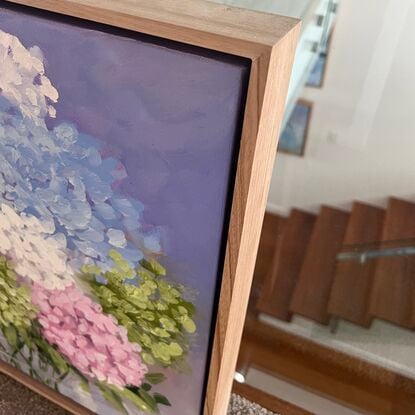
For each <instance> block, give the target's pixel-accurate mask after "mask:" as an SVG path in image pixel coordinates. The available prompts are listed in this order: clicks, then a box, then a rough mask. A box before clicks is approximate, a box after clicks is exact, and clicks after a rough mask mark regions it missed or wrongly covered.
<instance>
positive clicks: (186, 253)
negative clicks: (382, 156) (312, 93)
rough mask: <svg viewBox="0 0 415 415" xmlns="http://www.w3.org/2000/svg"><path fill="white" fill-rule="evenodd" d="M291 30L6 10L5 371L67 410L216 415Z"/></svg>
mask: <svg viewBox="0 0 415 415" xmlns="http://www.w3.org/2000/svg"><path fill="white" fill-rule="evenodd" d="M298 32H299V24H298V22H297V21H296V20H293V19H289V18H283V17H278V16H273V15H266V14H261V13H255V12H250V11H247V10H242V9H241V10H239V9H234V8H229V7H226V6H222V5H218V4H213V3H208V2H204V1H198V0H177V1H175V2H165V1H162V0H151V1H150V0H135V1H130V0H118V1H112V0H59V1H55V0H24V1H23V0H13V1H5V2H2V3H1V6H0V67H1V70H0V351H1V354H0V357H1V359H0V360H1V363H0V370H1V371H3V372H5V373H7V374H9V375H11V376H12V377H14V378H15V379H17V380H19V381H20V382H22V383H24V384H25V385H27V386H28V387H30V388H32V389H33V390H35V391H37V392H38V393H41V394H42V395H44V396H46V397H47V398H49V399H51V400H53V401H54V402H56V403H58V404H59V405H61V406H62V407H64V408H66V409H67V410H69V411H71V412H73V413H75V414H93V413H99V414H108V415H109V414H114V415H115V414H157V413H160V414H163V415H178V414H180V415H195V414H198V413H204V414H206V415H211V414H214V415H224V414H225V413H226V407H227V403H228V399H229V396H230V391H231V385H232V379H233V373H234V369H235V365H236V359H237V352H238V348H239V343H240V338H241V334H242V328H243V320H244V315H245V311H246V307H247V302H248V296H249V290H250V283H251V276H252V273H253V267H254V263H255V256H256V250H257V247H258V241H259V234H260V230H261V222H262V217H263V214H264V210H265V204H266V196H267V191H268V186H269V181H270V175H271V170H272V167H273V162H274V156H275V151H273V149H274V148H275V145H276V139H277V137H278V132H279V126H280V123H281V119H282V114H283V109H284V103H285V98H286V93H287V88H288V81H289V74H290V70H291V65H292V60H293V55H294V51H295V46H296V42H297V37H298Z"/></svg>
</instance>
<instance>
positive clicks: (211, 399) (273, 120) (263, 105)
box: [0, 0, 300, 415]
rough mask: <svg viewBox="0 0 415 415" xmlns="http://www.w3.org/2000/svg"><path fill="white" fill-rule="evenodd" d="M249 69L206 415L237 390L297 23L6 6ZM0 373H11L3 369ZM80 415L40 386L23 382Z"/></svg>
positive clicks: (147, 4)
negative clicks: (188, 48) (232, 58)
mask: <svg viewBox="0 0 415 415" xmlns="http://www.w3.org/2000/svg"><path fill="white" fill-rule="evenodd" d="M7 1H8V2H10V3H16V4H21V5H26V6H31V7H34V8H38V9H42V10H48V11H52V12H56V13H60V14H64V15H68V16H72V17H78V18H82V19H86V20H90V21H94V22H98V23H104V24H108V25H112V26H115V27H120V28H124V29H129V30H133V31H136V32H140V33H145V34H149V35H154V36H158V37H161V38H165V39H168V40H174V41H179V42H183V43H187V44H191V45H195V46H200V47H204V48H207V49H211V50H216V51H220V52H225V53H229V54H233V55H237V56H240V57H245V58H249V59H250V60H251V61H252V67H251V74H250V79H249V86H248V96H247V103H246V108H245V118H244V122H243V131H242V138H241V147H240V154H239V158H238V165H237V171H236V180H235V187H234V195H233V201H232V209H231V217H230V226H229V232H228V237H227V247H226V253H225V264H224V270H223V276H222V283H221V289H220V298H219V305H218V312H217V320H216V329H215V336H214V342H213V350H212V356H211V364H210V371H209V378H208V386H207V394H206V400H205V405H204V414H205V415H224V414H226V411H227V405H228V402H229V397H230V393H231V389H232V381H233V373H234V370H235V367H236V361H237V355H238V350H239V346H240V341H241V336H242V331H243V323H244V317H245V313H246V309H247V305H248V299H249V291H250V287H251V281H252V275H253V271H254V266H255V258H256V253H257V249H258V244H259V237H260V231H261V224H262V220H263V216H264V212H265V205H266V199H267V195H268V190H269V184H270V179H271V173H272V168H273V165H274V159H275V154H276V148H277V138H278V135H279V130H280V125H281V122H282V117H283V112H284V106H285V100H286V95H287V90H288V84H289V78H290V73H291V68H292V63H293V58H294V53H295V48H296V44H297V40H298V35H299V32H300V24H299V21H298V20H296V19H292V18H288V17H281V16H277V15H271V14H265V13H259V12H253V11H250V10H246V9H238V8H232V7H229V6H225V5H220V4H215V3H210V2H207V1H203V0H175V1H170V0H116V1H115V0H7ZM0 370H2V371H6V370H5V369H4V366H3V365H0ZM14 377H15V378H16V379H18V380H21V381H22V382H23V383H25V384H26V386H29V387H31V388H32V389H34V390H36V391H38V392H39V393H41V394H43V395H44V396H46V397H48V395H50V396H49V397H50V398H51V399H52V400H53V401H55V402H56V403H58V404H61V405H62V406H65V407H66V408H67V409H70V410H71V411H73V412H74V413H76V414H85V413H86V412H85V411H84V412H82V411H80V410H79V408H77V405H75V406H73V407H68V405H65V402H66V400H65V402H64V401H63V397H61V398H60V399H59V396H58V397H57V396H56V394H52V393H51V394H48V393H44V392H43V391H42V390H41V389H40V387H39V385H38V384H37V382H35V381H33V383H32V381H31V380H27V379H26V380H23V378H21V379H19V376H17V375H16V376H14Z"/></svg>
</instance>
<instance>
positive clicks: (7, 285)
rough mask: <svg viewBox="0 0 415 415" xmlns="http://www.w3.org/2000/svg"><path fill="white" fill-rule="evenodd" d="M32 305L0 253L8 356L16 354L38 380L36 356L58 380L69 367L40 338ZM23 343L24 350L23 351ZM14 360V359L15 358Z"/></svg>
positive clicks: (1, 320)
mask: <svg viewBox="0 0 415 415" xmlns="http://www.w3.org/2000/svg"><path fill="white" fill-rule="evenodd" d="M35 318H36V308H35V307H34V305H33V304H32V303H31V301H30V289H29V287H27V286H19V284H18V282H17V276H16V274H15V272H14V270H13V264H12V263H11V262H9V261H7V259H6V258H4V257H2V256H0V329H1V331H2V332H3V335H4V338H5V339H6V341H7V343H8V345H9V347H10V350H11V352H10V356H11V358H12V359H15V357H16V356H18V355H19V356H20V357H21V358H22V359H23V360H24V361H26V363H27V365H28V366H29V370H30V372H31V375H32V376H34V377H36V378H38V379H39V380H42V376H40V375H39V374H38V373H37V372H36V371H35V369H34V368H33V361H32V356H33V355H34V353H36V355H37V356H38V357H39V360H40V363H41V366H43V367H45V370H46V371H47V369H48V368H52V370H53V373H54V376H55V378H56V379H59V380H61V379H62V378H63V377H64V376H66V375H67V374H68V372H69V370H70V366H69V364H68V363H67V362H66V360H65V359H64V358H63V357H62V356H61V355H60V353H59V352H58V351H57V350H56V349H55V348H53V347H52V346H51V345H49V344H48V343H47V342H46V341H45V340H43V338H42V336H41V334H40V327H39V325H38V323H37V322H36V321H35ZM25 346H26V348H27V350H28V353H24V352H23V348H24V347H25ZM15 363H16V362H15Z"/></svg>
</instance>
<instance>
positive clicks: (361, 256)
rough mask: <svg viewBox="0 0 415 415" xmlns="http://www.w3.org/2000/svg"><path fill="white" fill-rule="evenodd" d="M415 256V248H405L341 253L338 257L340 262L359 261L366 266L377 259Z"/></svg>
mask: <svg viewBox="0 0 415 415" xmlns="http://www.w3.org/2000/svg"><path fill="white" fill-rule="evenodd" d="M411 255H415V246H405V247H402V246H401V247H397V248H380V249H372V250H367V251H362V252H356V251H354V252H353V251H351V252H340V254H338V255H337V257H336V258H337V260H338V261H358V262H360V263H361V264H364V263H365V262H366V261H368V260H372V259H377V258H387V257H396V256H411Z"/></svg>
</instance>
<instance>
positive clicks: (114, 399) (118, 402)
mask: <svg viewBox="0 0 415 415" xmlns="http://www.w3.org/2000/svg"><path fill="white" fill-rule="evenodd" d="M97 386H98V388H99V389H100V390H101V392H102V396H103V397H104V398H105V400H106V401H107V402H109V403H110V404H111V405H112V406H113V407H114V408H115V409H117V410H118V411H119V412H121V413H122V414H124V415H128V411H127V410H126V409H125V407H124V405H123V403H122V399H121V398H120V396H119V395H118V393H117V392H116V391H115V390H114V389H109V388H107V387H105V386H104V385H102V384H100V383H97Z"/></svg>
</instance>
